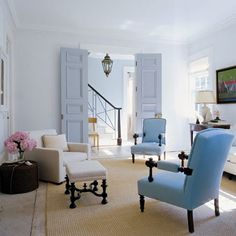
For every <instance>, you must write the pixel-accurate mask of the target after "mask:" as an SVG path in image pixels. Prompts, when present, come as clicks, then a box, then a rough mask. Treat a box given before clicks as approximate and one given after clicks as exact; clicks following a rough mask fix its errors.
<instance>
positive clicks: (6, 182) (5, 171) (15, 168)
mask: <svg viewBox="0 0 236 236" xmlns="http://www.w3.org/2000/svg"><path fill="white" fill-rule="evenodd" d="M0 186H1V192H2V193H8V194H15V193H26V192H30V191H33V190H35V189H36V188H38V186H39V182H38V165H37V162H35V161H30V162H26V161H21V162H12V163H3V164H2V165H1V166H0Z"/></svg>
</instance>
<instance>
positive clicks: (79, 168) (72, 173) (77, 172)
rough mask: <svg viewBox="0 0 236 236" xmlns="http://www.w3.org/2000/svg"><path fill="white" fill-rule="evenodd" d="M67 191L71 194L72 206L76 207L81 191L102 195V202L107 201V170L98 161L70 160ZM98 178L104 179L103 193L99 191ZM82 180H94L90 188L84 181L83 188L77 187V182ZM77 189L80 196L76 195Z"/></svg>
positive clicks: (67, 170) (67, 167)
mask: <svg viewBox="0 0 236 236" xmlns="http://www.w3.org/2000/svg"><path fill="white" fill-rule="evenodd" d="M65 167H66V191H65V194H70V193H71V196H70V201H71V204H70V208H75V207H76V204H75V201H76V200H77V199H79V198H80V193H82V192H91V193H93V194H94V195H95V196H97V197H102V202H101V203H102V204H106V203H107V199H106V198H107V193H106V187H107V185H106V178H107V170H106V168H105V167H104V166H103V165H102V164H101V163H99V162H98V161H94V160H93V161H91V160H86V161H81V162H69V163H66V166H65ZM98 180H102V184H101V187H102V193H98V192H97V191H98V188H97V185H98ZM81 181H93V182H92V183H90V185H89V188H87V184H86V183H84V185H83V188H82V189H79V188H76V186H75V182H81ZM75 191H77V192H78V196H77V197H75Z"/></svg>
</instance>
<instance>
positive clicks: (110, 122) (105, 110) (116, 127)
mask: <svg viewBox="0 0 236 236" xmlns="http://www.w3.org/2000/svg"><path fill="white" fill-rule="evenodd" d="M120 111H121V108H118V107H116V106H114V105H113V104H112V103H111V102H110V101H108V100H107V99H106V98H105V97H104V96H102V95H101V94H100V93H99V92H98V91H97V90H96V89H94V88H93V87H92V86H91V85H90V84H88V115H89V117H96V118H97V132H98V133H99V140H100V141H99V142H100V144H101V145H115V144H117V145H119V146H121V144H122V139H121V124H120Z"/></svg>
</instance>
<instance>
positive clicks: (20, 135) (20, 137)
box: [4, 131, 37, 154]
mask: <svg viewBox="0 0 236 236" xmlns="http://www.w3.org/2000/svg"><path fill="white" fill-rule="evenodd" d="M4 145H5V147H6V149H7V151H8V152H9V153H10V154H16V153H17V152H19V153H23V152H25V151H31V150H33V149H34V148H35V147H36V146H37V143H36V141H35V140H34V139H31V138H30V137H29V134H28V133H26V132H20V131H18V132H15V133H14V134H12V135H11V136H10V137H9V138H8V139H6V140H5V142H4Z"/></svg>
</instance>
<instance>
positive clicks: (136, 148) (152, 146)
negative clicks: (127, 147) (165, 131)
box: [131, 143, 165, 156]
mask: <svg viewBox="0 0 236 236" xmlns="http://www.w3.org/2000/svg"><path fill="white" fill-rule="evenodd" d="M164 151H165V145H164V144H162V145H161V146H159V144H158V143H140V144H137V145H133V146H131V153H132V154H143V155H158V156H160V155H161V154H162V153H163V152H164Z"/></svg>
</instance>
